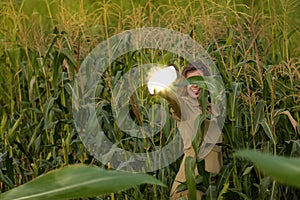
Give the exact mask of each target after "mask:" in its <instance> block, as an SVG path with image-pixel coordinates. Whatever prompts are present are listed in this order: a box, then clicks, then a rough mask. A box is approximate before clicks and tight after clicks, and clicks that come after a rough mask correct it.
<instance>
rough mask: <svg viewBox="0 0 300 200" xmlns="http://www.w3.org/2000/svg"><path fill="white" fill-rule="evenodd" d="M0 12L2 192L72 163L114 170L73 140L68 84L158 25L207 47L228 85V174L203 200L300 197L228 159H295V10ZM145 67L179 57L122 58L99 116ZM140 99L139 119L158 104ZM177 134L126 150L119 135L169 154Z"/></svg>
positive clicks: (204, 1)
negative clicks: (244, 153) (103, 47)
mask: <svg viewBox="0 0 300 200" xmlns="http://www.w3.org/2000/svg"><path fill="white" fill-rule="evenodd" d="M0 9H1V12H0V19H1V21H0V23H1V24H0V27H1V28H0V38H1V42H0V60H1V61H0V67H1V72H2V73H1V74H0V91H1V93H0V117H1V119H0V120H1V125H0V181H1V182H0V189H1V192H5V191H7V190H9V189H11V188H13V187H15V186H18V185H21V184H23V183H26V182H28V181H30V180H32V179H34V178H35V177H37V176H39V175H41V174H44V173H46V172H48V171H51V170H52V169H56V168H59V167H61V166H66V165H69V164H74V163H84V164H89V165H98V166H101V167H106V168H109V166H102V164H101V163H99V162H97V161H96V160H95V159H93V158H92V157H91V156H89V155H88V153H87V152H86V150H85V148H84V147H83V144H82V143H81V141H80V138H79V137H78V135H77V133H76V130H75V128H74V124H73V121H72V99H71V94H72V85H73V79H74V76H75V74H76V72H77V70H78V69H79V67H80V63H81V62H82V61H83V59H84V58H85V57H86V56H87V55H88V53H89V52H90V51H91V49H93V48H94V47H95V46H96V45H97V44H98V43H99V42H101V41H103V40H105V39H106V38H109V37H110V36H113V35H115V34H117V33H120V32H122V31H123V30H129V29H133V28H138V27H153V26H155V27H164V28H169V29H173V30H176V31H179V32H181V33H185V34H189V35H190V36H191V37H193V38H194V39H195V40H196V41H197V42H199V43H201V44H202V45H203V46H204V48H205V49H207V51H208V52H209V54H210V55H211V56H212V57H213V58H214V59H215V63H216V65H217V67H218V68H219V71H220V72H221V75H222V77H223V81H224V83H225V87H226V91H227V101H228V102H227V115H226V122H225V127H224V129H223V133H224V146H223V152H224V164H225V165H224V168H223V171H222V174H221V175H220V176H219V177H218V178H217V180H216V183H215V184H211V185H210V186H211V187H208V188H207V190H210V191H212V193H214V195H215V196H219V198H224V199H297V197H298V196H300V191H299V190H298V189H295V188H293V187H289V186H286V185H284V184H281V183H279V182H277V181H275V180H273V179H272V178H270V177H269V176H267V175H264V174H262V173H261V172H260V171H259V170H258V169H257V168H256V167H255V166H253V164H252V163H251V162H248V161H245V160H242V159H240V158H237V157H235V156H234V154H233V153H234V152H235V151H236V150H239V149H244V148H245V149H255V150H257V151H262V152H268V153H271V154H273V155H275V156H276V155H283V156H287V157H298V156H299V154H300V140H299V133H300V132H299V126H298V123H297V122H300V116H299V109H300V106H299V105H300V104H299V102H300V87H299V85H300V64H299V61H300V60H299V53H300V48H299V46H300V41H299V36H300V34H299V31H300V30H299V27H300V22H299V19H300V12H299V9H300V4H299V2H298V1H296V0H277V1H275V0H263V1H258V0H251V1H246V0H223V1H216V0H189V1H183V0H180V1H175V0H168V1H167V0H163V1H155V0H140V1H122V0H119V1H117V0H112V1H106V0H100V1H93V0H86V1H83V0H76V1H71V0H66V1H62V0H30V1H29V0H22V1H21V0H19V1H17V0H4V1H2V2H1V3H0ZM143 55H145V57H143ZM147 59H150V60H153V59H154V60H155V61H157V62H161V63H168V62H169V61H170V60H173V61H175V62H178V63H181V61H180V60H178V58H176V57H175V56H174V55H168V54H167V55H166V54H164V53H163V52H157V51H154V52H147V51H146V52H132V53H131V54H127V55H125V56H124V57H122V58H120V59H119V60H118V62H117V63H114V64H113V65H112V66H111V68H110V69H109V70H110V71H109V76H107V77H105V78H104V80H103V86H104V89H103V90H102V92H101V93H100V97H101V98H100V99H99V110H100V112H99V115H100V116H101V117H103V118H105V119H112V114H111V111H110V110H111V109H110V104H109V102H110V101H111V98H112V97H111V90H110V87H109V86H110V84H113V83H114V81H115V80H117V78H118V76H119V75H120V74H122V73H125V72H126V71H128V70H130V69H131V68H132V67H138V66H139V64H141V63H143V62H145V60H147ZM136 96H137V100H138V101H139V104H138V105H142V106H140V107H137V108H136V109H137V110H138V111H139V112H141V111H142V110H144V107H147V105H149V102H151V98H150V97H149V96H147V95H146V94H145V91H144V90H142V89H141V90H140V91H137V95H136ZM133 105H134V104H133ZM100 108H101V109H100ZM134 109H135V108H134V107H133V108H132V110H134ZM132 112H133V115H135V117H137V115H136V113H134V111H132ZM142 118H143V116H142ZM105 123H106V127H107V135H108V136H110V135H111V137H113V135H116V133H119V132H118V131H120V130H118V129H117V128H116V126H115V122H113V121H111V120H106V121H105ZM173 133H174V123H173V121H172V119H171V118H170V117H169V120H168V123H167V125H166V126H165V127H164V129H163V131H162V134H160V135H159V136H155V137H153V138H151V139H150V141H139V140H134V139H132V138H130V140H125V138H126V136H125V135H122V134H120V135H122V136H120V138H117V139H118V140H122V141H124V142H123V143H122V145H123V148H126V149H132V150H134V151H140V152H147V151H151V149H152V148H154V147H153V146H154V145H157V144H159V145H164V144H165V143H167V142H168V140H169V137H168V136H169V135H172V134H173ZM115 139H116V138H115ZM132 141H134V142H132ZM145 147H147V148H145ZM179 164H180V160H178V161H177V162H174V163H172V164H171V165H170V166H168V167H166V168H164V169H161V170H159V171H156V172H154V173H151V175H153V176H154V177H156V178H157V179H159V180H161V181H162V182H164V183H165V184H166V185H171V184H172V181H173V179H174V177H175V175H176V172H177V170H178V167H179ZM282 170H285V169H282ZM168 195H169V188H163V187H160V186H155V185H154V186H145V185H142V186H139V187H136V188H133V189H131V190H126V191H123V192H119V193H114V194H110V195H106V196H102V197H98V198H100V199H101V198H104V199H153V198H157V199H166V198H167V197H168ZM208 196H209V195H208Z"/></svg>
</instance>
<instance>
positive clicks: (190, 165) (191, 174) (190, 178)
mask: <svg viewBox="0 0 300 200" xmlns="http://www.w3.org/2000/svg"><path fill="white" fill-rule="evenodd" d="M195 166H196V159H195V158H192V157H187V158H186V160H185V176H186V184H187V188H188V190H189V196H190V198H191V199H196V198H197V196H196V180H195Z"/></svg>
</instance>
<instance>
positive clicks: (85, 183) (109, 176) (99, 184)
mask: <svg viewBox="0 0 300 200" xmlns="http://www.w3.org/2000/svg"><path fill="white" fill-rule="evenodd" d="M144 183H149V184H156V185H160V186H164V185H163V183H162V182H160V181H159V180H156V179H155V178H153V177H151V176H149V175H146V174H133V173H129V172H121V171H113V170H111V171H107V170H104V169H101V168H98V167H91V166H85V165H73V166H68V167H64V168H61V169H57V170H54V171H52V172H50V173H48V174H46V175H42V176H40V177H38V178H36V179H34V180H32V181H30V182H28V183H26V184H24V185H21V186H19V187H16V188H14V189H12V190H9V191H8V192H5V193H3V194H1V195H0V199H3V200H6V199H7V200H9V199H14V200H24V199H30V200H33V199H49V200H50V199H60V200H63V199H74V198H83V197H93V196H97V195H103V194H107V193H111V192H118V191H120V190H124V189H127V188H130V187H133V186H136V185H139V184H144Z"/></svg>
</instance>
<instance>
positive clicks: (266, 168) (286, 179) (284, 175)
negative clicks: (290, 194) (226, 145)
mask: <svg viewBox="0 0 300 200" xmlns="http://www.w3.org/2000/svg"><path fill="white" fill-rule="evenodd" d="M236 155H237V156H240V157H243V158H247V159H249V160H251V161H252V162H254V163H255V164H256V165H257V167H258V168H259V169H260V170H262V171H263V172H264V173H266V174H268V175H270V176H272V177H273V178H275V179H276V180H278V181H280V182H282V183H285V184H287V185H291V186H295V187H298V188H300V159H299V158H286V157H282V156H276V157H274V156H272V155H268V154H263V153H259V152H255V151H250V150H242V151H238V152H237V153H236Z"/></svg>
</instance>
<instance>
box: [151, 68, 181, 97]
mask: <svg viewBox="0 0 300 200" xmlns="http://www.w3.org/2000/svg"><path fill="white" fill-rule="evenodd" d="M176 79H177V73H176V69H175V68H174V66H169V67H166V68H163V69H161V70H159V71H156V72H154V73H153V75H152V76H151V78H150V79H149V81H148V83H147V86H148V90H149V92H150V94H152V95H153V94H154V93H155V92H159V91H161V90H163V89H165V88H166V87H168V86H170V85H171V84H172V83H173V82H174V81H175V80H176Z"/></svg>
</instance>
